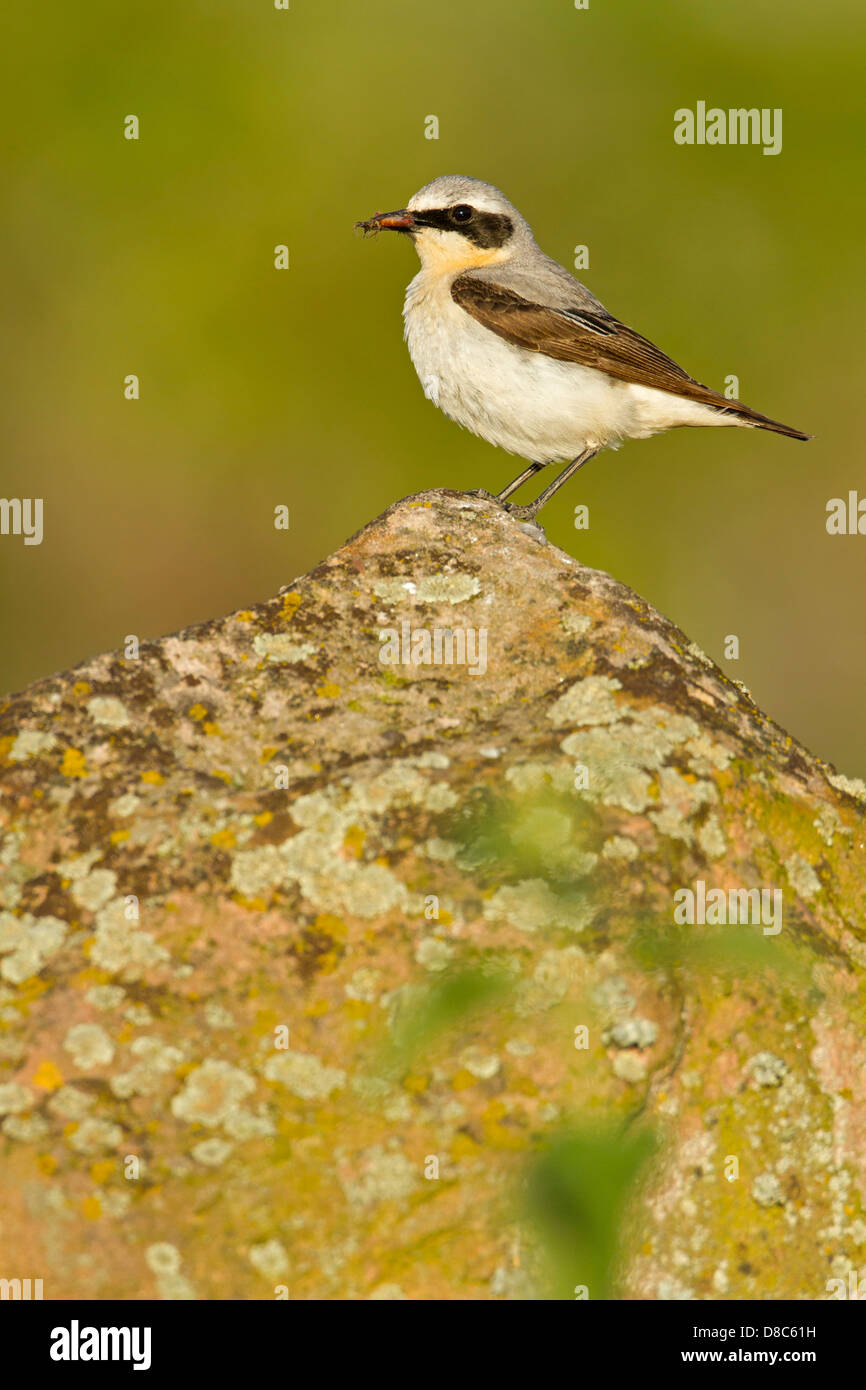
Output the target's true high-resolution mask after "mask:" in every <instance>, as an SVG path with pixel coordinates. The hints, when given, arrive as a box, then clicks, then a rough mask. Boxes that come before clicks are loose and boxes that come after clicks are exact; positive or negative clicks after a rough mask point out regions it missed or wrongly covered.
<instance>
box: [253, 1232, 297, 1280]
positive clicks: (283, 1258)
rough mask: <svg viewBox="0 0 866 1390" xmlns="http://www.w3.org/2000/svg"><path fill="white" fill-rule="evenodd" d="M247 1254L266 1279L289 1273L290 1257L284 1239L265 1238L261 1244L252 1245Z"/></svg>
mask: <svg viewBox="0 0 866 1390" xmlns="http://www.w3.org/2000/svg"><path fill="white" fill-rule="evenodd" d="M247 1256H248V1258H249V1262H250V1264H251V1265H252V1266H253V1268H254V1269H257V1270H258V1272H259V1274H262V1275H264V1277H265V1279H281V1278H282V1277H283V1275H285V1274H287V1273H288V1269H289V1257H288V1254H287V1253H286V1247H285V1246H284V1245H283V1243H282V1241H279V1240H265V1241H262V1243H261V1244H260V1245H251V1246H250V1248H249V1250H248V1251H247Z"/></svg>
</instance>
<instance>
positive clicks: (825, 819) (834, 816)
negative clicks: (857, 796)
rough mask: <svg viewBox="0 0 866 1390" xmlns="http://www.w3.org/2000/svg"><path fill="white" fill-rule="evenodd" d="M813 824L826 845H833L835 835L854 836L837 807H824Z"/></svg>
mask: <svg viewBox="0 0 866 1390" xmlns="http://www.w3.org/2000/svg"><path fill="white" fill-rule="evenodd" d="M812 824H813V825H814V827H815V829H816V830H817V832H818V834H819V835H820V836H821V839H822V840H823V841H824V844H825V845H832V843H833V837H834V836H835V835H853V833H854V832H853V830H852V829H851V827H850V826H849V825H846V824H845V822H844V821H843V820H842V817H841V816H840V815H839V812H838V811H837V810H836V808H835V806H822V807H821V810H820V811H819V812H818V814H817V816H816V817H815V819H814V820H813V822H812Z"/></svg>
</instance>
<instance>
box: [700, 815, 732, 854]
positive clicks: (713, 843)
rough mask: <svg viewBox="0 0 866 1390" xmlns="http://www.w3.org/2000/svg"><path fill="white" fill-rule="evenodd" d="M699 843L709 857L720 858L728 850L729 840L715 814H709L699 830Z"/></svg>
mask: <svg viewBox="0 0 866 1390" xmlns="http://www.w3.org/2000/svg"><path fill="white" fill-rule="evenodd" d="M697 838H698V844H699V845H700V847H701V849H702V850H703V852H704V854H705V855H706V856H707V858H708V859H720V858H721V856H722V855H723V854H725V853H726V852H727V848H728V846H727V841H726V840H725V837H724V834H723V833H722V827H721V826H720V825H719V822H718V820H717V818H716V817H715V816H707V819H706V820H705V821H704V823H703V825H702V826H701V828H700V830H699V831H698V836H697Z"/></svg>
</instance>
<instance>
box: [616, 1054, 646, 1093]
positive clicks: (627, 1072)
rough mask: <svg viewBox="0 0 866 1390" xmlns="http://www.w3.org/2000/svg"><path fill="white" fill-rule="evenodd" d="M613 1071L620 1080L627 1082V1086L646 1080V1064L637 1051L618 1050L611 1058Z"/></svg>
mask: <svg viewBox="0 0 866 1390" xmlns="http://www.w3.org/2000/svg"><path fill="white" fill-rule="evenodd" d="M613 1072H614V1076H618V1077H619V1079H620V1081H625V1082H627V1084H628V1085H629V1086H637V1085H638V1084H639V1083H640V1082H641V1081H645V1080H646V1074H647V1064H646V1062H645V1060H644V1058H643V1057H641V1056H640V1054H639V1053H636V1052H619V1053H617V1055H616V1057H614V1059H613Z"/></svg>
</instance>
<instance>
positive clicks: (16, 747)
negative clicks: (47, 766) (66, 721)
mask: <svg viewBox="0 0 866 1390" xmlns="http://www.w3.org/2000/svg"><path fill="white" fill-rule="evenodd" d="M56 744H57V739H56V738H55V737H54V735H53V734H43V733H42V731H41V730H40V729H22V730H21V733H20V734H19V735H18V737H17V738H16V740H15V742H14V743H13V745H12V747H11V748H10V749H9V761H10V762H11V763H23V762H25V761H26V759H27V758H36V757H38V756H39V754H40V753H50V752H51V749H52V748H54V747H55V746H56Z"/></svg>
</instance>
